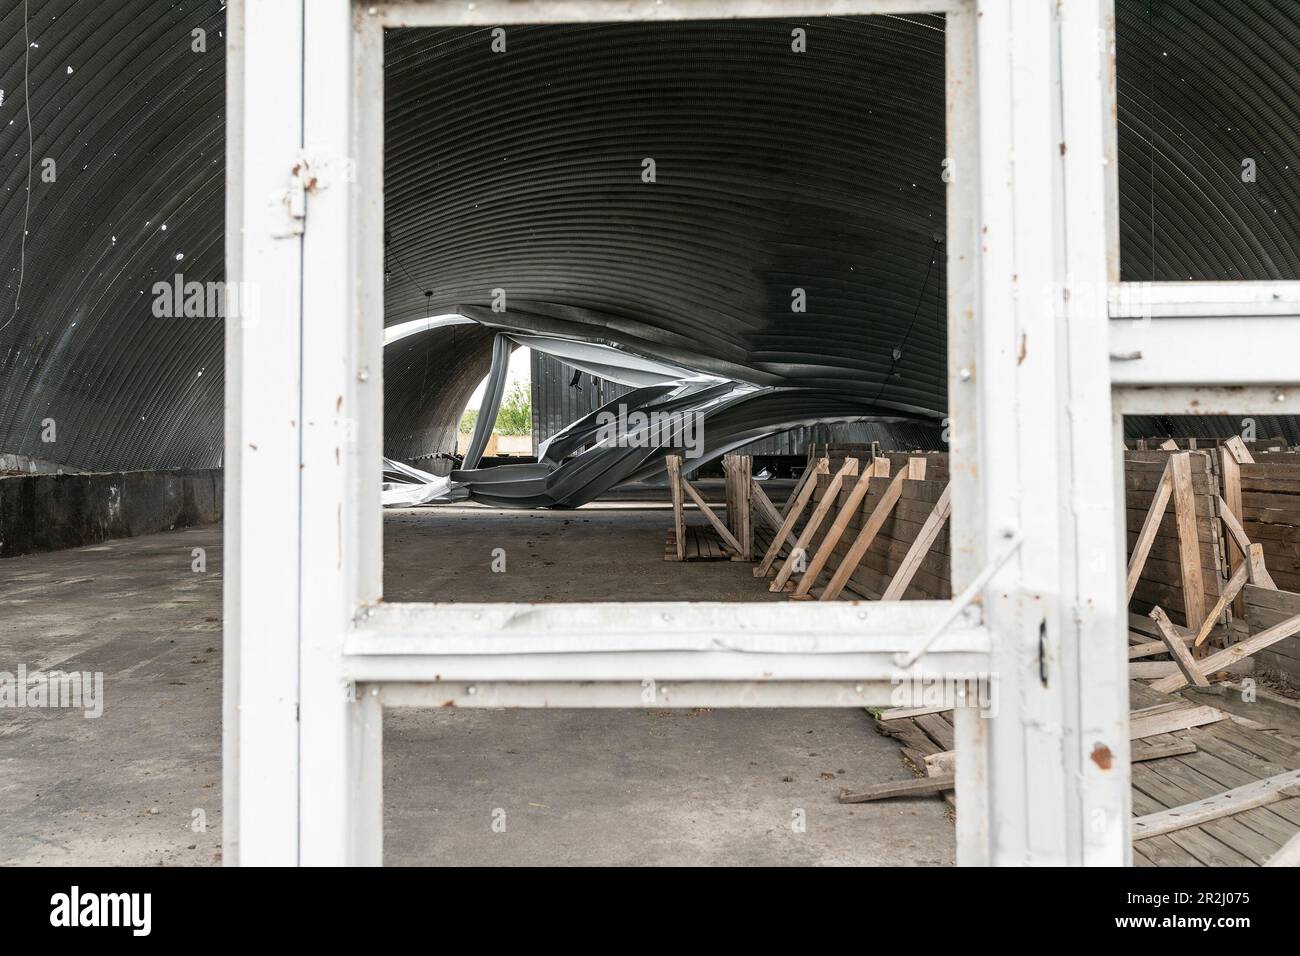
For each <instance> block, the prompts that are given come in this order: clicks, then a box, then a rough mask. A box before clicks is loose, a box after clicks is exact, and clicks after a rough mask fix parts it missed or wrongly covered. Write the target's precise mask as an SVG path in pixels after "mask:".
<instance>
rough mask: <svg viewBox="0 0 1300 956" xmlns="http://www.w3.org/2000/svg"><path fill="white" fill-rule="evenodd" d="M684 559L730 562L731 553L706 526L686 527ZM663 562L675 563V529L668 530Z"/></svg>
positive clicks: (719, 538)
mask: <svg viewBox="0 0 1300 956" xmlns="http://www.w3.org/2000/svg"><path fill="white" fill-rule="evenodd" d="M685 544H686V547H685V552H684V553H685V557H683V558H682V559H681V560H683V561H730V560H731V551H730V550H728V549H727V548H726V546H725V545H724V544H723V543H722V538H721V537H720V536H719V535H718V533H717V532H716V531H714V530H713V529H712V528H711V527H709V526H708V525H690V524H688V525H686V539H685ZM664 560H665V561H676V560H678V558H677V529H675V528H669V529H668V540H667V541H665V542H664Z"/></svg>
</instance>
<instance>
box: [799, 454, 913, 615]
mask: <svg viewBox="0 0 1300 956" xmlns="http://www.w3.org/2000/svg"><path fill="white" fill-rule="evenodd" d="M910 473H911V466H910V465H904V466H903V467H901V468H900V469H899V470H898V474H896V475H894V477H893V478H891V479H890V480H889V486H888V487H887V488H886V489H885V493H884V494H883V495H881V496H880V501H879V502H878V503H877V504H876V507H875V508H873V509H872V511H871V516H870V517H869V518H868V519H867V522H866V524H864V525H863V526H862V530H860V531H859V532H858V536H857V537H856V538H854V539H853V544H852V545H851V546H850V548H849V551H848V553H847V554H846V555H845V556H844V557H843V558H841V559H840V564H839V567H837V568H836V569H835V573H834V574H833V575H831V580H830V583H829V584H827V585H826V588H825V590H823V591H822V596H821V600H823V601H833V600H835V599H836V598H837V597H839V596H840V592H841V591H843V590H844V585H845V584H847V583H848V580H849V578H850V576H852V574H853V572H854V570H855V569H856V568H857V566H858V564H859V563H860V562H861V561H862V556H863V555H864V554H866V553H867V549H868V548H869V547H871V542H872V541H874V540H875V539H876V535H877V534H879V533H880V529H881V528H882V527H883V526H884V524H885V521H886V520H887V519H888V518H889V515H890V513H891V512H893V510H894V506H895V505H896V504H898V499H899V496H900V495H901V494H902V490H903V482H905V481H906V480H907V478H908V475H909V474H910Z"/></svg>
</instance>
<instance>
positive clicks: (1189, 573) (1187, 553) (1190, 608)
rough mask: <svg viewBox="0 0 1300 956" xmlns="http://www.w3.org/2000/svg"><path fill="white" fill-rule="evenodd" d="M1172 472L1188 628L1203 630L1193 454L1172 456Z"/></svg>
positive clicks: (1203, 591)
mask: <svg viewBox="0 0 1300 956" xmlns="http://www.w3.org/2000/svg"><path fill="white" fill-rule="evenodd" d="M1169 472H1170V474H1171V475H1172V477H1173V480H1174V518H1175V520H1176V522H1177V526H1178V566H1179V569H1180V570H1181V572H1182V582H1183V614H1184V616H1185V617H1186V618H1187V626H1188V627H1191V628H1198V629H1199V628H1200V626H1201V623H1202V622H1203V621H1204V620H1205V580H1204V578H1202V577H1201V544H1200V540H1199V539H1198V538H1197V535H1196V498H1195V497H1194V496H1193V494H1192V464H1191V455H1189V454H1188V453H1186V452H1183V453H1180V454H1177V455H1171V456H1170V458H1169Z"/></svg>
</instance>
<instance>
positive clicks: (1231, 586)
mask: <svg viewBox="0 0 1300 956" xmlns="http://www.w3.org/2000/svg"><path fill="white" fill-rule="evenodd" d="M1251 547H1252V548H1258V547H1259V545H1257V544H1254V545H1251ZM1260 550H1261V551H1262V550H1263V549H1262V548H1261V549H1260ZM1249 576H1250V565H1249V564H1246V563H1244V562H1243V563H1242V565H1241V566H1240V567H1239V568H1237V570H1236V571H1234V572H1232V577H1230V578H1228V583H1227V585H1226V586H1225V587H1224V589H1223V593H1222V594H1220V595H1219V599H1218V600H1217V601H1215V602H1214V607H1213V608H1212V609H1211V611H1210V613H1209V614H1207V615H1206V617H1205V622H1204V623H1203V624H1202V625H1201V629H1200V630H1199V631H1197V632H1196V639H1195V640H1194V641H1192V645H1193V646H1194V647H1200V646H1201V645H1202V644H1203V643H1204V642H1205V639H1206V638H1207V637H1209V636H1210V631H1212V630H1214V625H1215V623H1216V622H1217V621H1218V620H1219V615H1221V614H1222V613H1223V611H1224V609H1225V608H1227V606H1228V604H1229V603H1231V601H1232V599H1233V598H1235V597H1236V596H1237V595H1238V594H1240V593H1241V589H1242V588H1243V587H1245V586H1246V579H1247V578H1248V577H1249ZM1152 613H1154V612H1152ZM1165 620H1168V618H1165Z"/></svg>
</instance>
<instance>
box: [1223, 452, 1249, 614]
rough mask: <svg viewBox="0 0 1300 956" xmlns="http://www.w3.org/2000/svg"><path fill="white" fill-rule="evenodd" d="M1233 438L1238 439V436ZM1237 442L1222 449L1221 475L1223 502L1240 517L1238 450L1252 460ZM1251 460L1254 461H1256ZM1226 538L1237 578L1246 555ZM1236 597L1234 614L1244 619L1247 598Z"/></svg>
mask: <svg viewBox="0 0 1300 956" xmlns="http://www.w3.org/2000/svg"><path fill="white" fill-rule="evenodd" d="M1233 437H1234V438H1236V436H1233ZM1236 441H1237V446H1236V447H1233V446H1232V445H1229V444H1224V446H1223V447H1222V448H1221V449H1220V451H1219V474H1220V475H1221V476H1222V481H1223V500H1224V501H1225V502H1226V503H1227V507H1228V509H1229V510H1230V511H1231V512H1232V513H1233V514H1234V515H1239V514H1241V466H1242V464H1243V462H1242V461H1241V459H1240V458H1239V457H1238V449H1239V450H1240V452H1243V453H1244V454H1245V455H1246V457H1247V458H1248V459H1250V452H1249V451H1247V450H1246V446H1245V445H1244V444H1243V443H1242V441H1241V439H1240V438H1236ZM1250 460H1252V461H1253V460H1254V459H1250ZM1224 537H1225V538H1227V541H1226V542H1225V548H1226V550H1227V557H1228V569H1229V570H1230V571H1231V572H1232V574H1233V575H1234V576H1235V575H1236V573H1237V569H1238V568H1241V567H1244V566H1245V564H1246V555H1245V552H1244V551H1243V550H1242V548H1241V545H1239V544H1238V543H1237V541H1236V539H1235V538H1233V537H1232V535H1225V536H1224ZM1234 597H1235V598H1236V600H1235V603H1234V604H1233V613H1235V614H1236V615H1237V616H1238V617H1244V616H1245V614H1246V602H1245V598H1243V597H1241V596H1239V595H1234Z"/></svg>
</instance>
